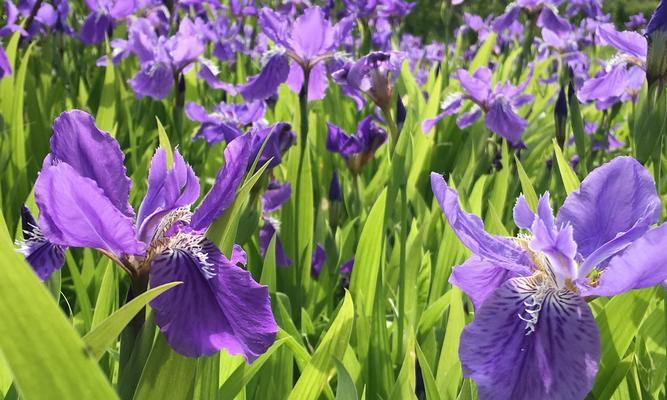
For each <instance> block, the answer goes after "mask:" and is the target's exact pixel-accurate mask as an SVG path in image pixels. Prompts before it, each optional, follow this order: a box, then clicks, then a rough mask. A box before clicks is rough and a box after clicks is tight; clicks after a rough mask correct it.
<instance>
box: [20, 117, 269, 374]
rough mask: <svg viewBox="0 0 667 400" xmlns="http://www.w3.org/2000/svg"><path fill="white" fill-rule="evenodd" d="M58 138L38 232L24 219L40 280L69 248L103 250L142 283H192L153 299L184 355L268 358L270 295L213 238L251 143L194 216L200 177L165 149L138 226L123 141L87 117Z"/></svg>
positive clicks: (163, 326) (64, 122) (230, 150)
mask: <svg viewBox="0 0 667 400" xmlns="http://www.w3.org/2000/svg"><path fill="white" fill-rule="evenodd" d="M53 131H54V133H53V136H52V137H51V153H50V154H49V155H47V157H46V159H45V160H44V163H43V167H42V170H41V172H40V174H39V176H38V178H37V182H36V184H35V201H36V203H37V206H38V208H39V211H40V214H39V224H38V225H37V224H35V222H34V220H32V219H31V218H30V216H29V215H27V214H26V213H25V212H24V217H25V219H24V227H26V229H25V230H26V233H25V234H24V235H25V237H26V239H27V241H26V243H25V246H24V250H23V251H24V253H25V254H26V256H27V258H28V260H29V261H31V263H32V265H33V267H34V268H35V270H36V271H37V273H38V275H39V276H40V277H42V278H46V277H47V276H48V275H49V274H50V273H51V272H53V270H55V269H57V268H60V267H61V266H62V251H63V249H64V248H65V247H88V248H92V249H97V250H99V251H100V252H102V253H104V254H105V255H107V256H108V257H110V258H111V259H112V260H114V261H115V262H116V263H117V264H119V265H120V266H122V267H123V269H125V270H126V271H127V272H128V273H130V274H131V276H132V279H133V284H134V283H136V282H141V281H144V280H145V279H148V280H149V281H150V285H151V286H152V287H157V286H160V285H163V284H165V283H169V282H175V281H180V282H183V284H181V285H179V286H177V287H175V288H172V289H170V290H169V291H168V292H165V293H164V294H162V295H160V296H159V297H157V298H156V299H154V300H153V301H151V307H152V308H153V310H154V312H155V322H156V324H157V325H158V326H159V327H160V330H161V331H162V333H163V334H164V335H165V337H166V339H167V341H168V342H169V344H170V345H171V346H172V347H173V348H174V349H175V350H176V351H177V352H179V353H181V354H183V355H186V356H189V357H198V356H204V355H211V354H214V353H217V352H218V351H219V350H220V349H222V348H225V349H227V351H228V352H229V353H230V354H242V355H243V356H244V357H245V358H246V360H248V361H249V362H251V361H253V360H254V359H256V358H257V357H258V356H260V355H261V354H263V353H264V352H265V351H266V349H267V348H268V347H269V346H270V345H271V344H272V343H273V341H274V340H275V336H276V332H277V326H276V323H275V320H274V318H273V314H272V312H271V305H270V298H269V295H268V289H267V288H266V287H265V286H261V285H259V284H257V283H256V282H255V281H254V280H253V278H252V276H251V275H250V273H249V272H248V271H246V270H244V269H242V268H240V267H238V266H237V264H245V260H246V256H245V253H244V252H243V249H241V247H240V246H238V245H236V246H235V247H234V251H233V252H232V254H231V257H230V258H227V257H226V256H225V255H224V254H223V253H222V252H221V251H220V250H219V249H218V248H217V247H216V245H215V244H213V243H212V242H211V241H210V240H208V239H207V238H206V237H205V236H204V234H205V232H206V230H207V228H208V227H209V226H210V225H211V224H212V223H213V222H214V221H215V220H216V219H218V218H219V217H220V215H221V214H222V213H223V212H224V210H225V209H226V208H228V207H229V206H230V205H231V204H232V202H233V201H234V197H235V194H236V189H237V188H238V186H239V185H240V183H241V181H242V179H243V176H244V174H245V171H246V165H247V164H248V162H249V156H250V143H249V139H248V138H247V137H240V138H238V139H236V140H234V141H232V142H231V143H230V144H229V145H228V146H227V148H226V149H225V160H226V163H225V165H224V167H223V168H221V169H220V171H219V172H218V174H217V176H216V180H215V183H214V185H213V187H212V188H211V190H210V191H209V192H208V194H207V195H206V196H205V197H204V199H203V200H202V201H201V203H200V205H199V207H197V209H196V210H195V211H194V212H191V211H190V206H191V205H192V204H193V203H194V202H195V201H196V200H197V198H198V197H199V181H198V179H197V177H196V176H195V174H194V172H193V171H192V169H191V168H190V166H189V165H188V164H186V162H185V160H184V159H183V157H182V156H181V155H180V154H179V153H178V151H174V159H173V160H174V161H173V165H172V166H171V167H169V166H168V165H167V156H166V152H165V151H164V150H163V149H158V150H157V151H156V153H155V155H154V157H153V159H152V161H151V166H150V170H149V173H148V190H147V192H146V196H145V197H144V199H143V201H142V202H141V206H140V207H139V211H138V215H137V217H136V219H135V212H134V210H133V209H132V206H131V205H130V204H129V202H128V195H129V191H130V186H131V181H130V179H129V178H128V177H127V175H126V172H125V167H124V166H123V159H124V155H123V153H122V151H121V149H120V146H119V144H118V142H116V140H115V139H114V138H113V137H111V136H110V135H109V134H108V133H106V132H102V131H100V130H99V129H98V128H97V127H96V126H95V121H94V120H93V118H92V117H91V116H90V115H88V114H86V113H85V112H83V111H78V110H74V111H69V112H65V113H63V114H61V115H60V116H59V117H58V118H56V120H55V122H54V124H53ZM45 241H48V244H47V243H45ZM49 246H51V247H49ZM56 246H57V247H56ZM40 252H42V254H40ZM44 253H46V254H44ZM58 264H59V265H58Z"/></svg>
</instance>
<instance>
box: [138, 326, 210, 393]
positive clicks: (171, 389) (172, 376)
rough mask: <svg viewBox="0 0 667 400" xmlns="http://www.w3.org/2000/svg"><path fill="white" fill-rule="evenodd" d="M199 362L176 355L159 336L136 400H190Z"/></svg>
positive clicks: (144, 372)
mask: <svg viewBox="0 0 667 400" xmlns="http://www.w3.org/2000/svg"><path fill="white" fill-rule="evenodd" d="M196 368H197V359H196V358H189V357H185V356H182V355H180V354H178V353H176V352H175V351H174V350H173V349H172V348H171V347H169V344H168V343H167V341H166V339H165V338H164V336H163V335H162V334H158V335H157V339H156V340H155V345H154V346H153V350H151V354H150V356H148V361H147V362H146V367H145V368H144V371H143V372H142V373H141V378H140V379H139V384H138V385H137V391H136V392H135V394H134V400H154V399H174V400H180V399H183V400H185V399H190V398H192V389H193V387H192V385H193V383H194V377H195V370H196Z"/></svg>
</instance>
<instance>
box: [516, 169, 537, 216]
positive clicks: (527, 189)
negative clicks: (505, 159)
mask: <svg viewBox="0 0 667 400" xmlns="http://www.w3.org/2000/svg"><path fill="white" fill-rule="evenodd" d="M514 160H515V161H516V172H517V173H518V174H519V181H521V190H522V192H523V195H524V196H525V197H526V201H527V202H528V205H529V206H530V208H532V209H533V211H535V210H536V209H537V193H535V188H534V187H533V183H532V182H531V181H530V178H529V177H528V175H527V174H526V171H524V169H523V166H522V165H521V161H519V159H518V158H517V157H516V156H514Z"/></svg>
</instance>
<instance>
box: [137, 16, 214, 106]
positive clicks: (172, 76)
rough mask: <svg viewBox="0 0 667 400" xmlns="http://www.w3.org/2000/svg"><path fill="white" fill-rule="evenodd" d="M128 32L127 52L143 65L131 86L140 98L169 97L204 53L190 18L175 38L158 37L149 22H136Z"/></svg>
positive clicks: (140, 20)
mask: <svg viewBox="0 0 667 400" xmlns="http://www.w3.org/2000/svg"><path fill="white" fill-rule="evenodd" d="M128 30H129V33H128V36H129V39H128V41H127V43H126V46H127V48H126V50H127V51H128V52H131V53H134V54H135V55H136V56H137V59H138V60H139V65H140V70H139V71H138V72H137V73H136V74H135V75H134V76H133V77H132V79H130V81H129V83H130V86H132V89H133V90H134V92H135V93H136V94H137V96H139V97H144V96H149V97H152V98H154V99H157V100H161V99H164V98H165V97H167V95H168V94H169V93H170V92H171V89H172V87H174V85H175V84H176V83H177V81H178V79H179V77H180V76H181V74H182V73H183V72H184V70H185V69H186V68H188V67H189V66H190V65H191V64H193V63H194V62H195V61H197V60H198V58H199V56H200V55H201V54H202V53H203V52H204V44H203V43H202V41H201V40H200V39H199V38H198V37H197V31H196V29H195V26H194V24H193V23H192V21H191V20H190V19H189V18H184V19H183V20H182V21H181V23H180V25H179V27H178V32H176V34H175V35H173V36H171V37H166V36H158V34H157V33H156V32H155V29H153V26H152V25H151V22H150V21H149V20H148V19H146V18H138V19H135V20H133V21H132V22H131V23H130V27H129V29H128ZM126 54H127V53H126ZM181 106H182V104H181Z"/></svg>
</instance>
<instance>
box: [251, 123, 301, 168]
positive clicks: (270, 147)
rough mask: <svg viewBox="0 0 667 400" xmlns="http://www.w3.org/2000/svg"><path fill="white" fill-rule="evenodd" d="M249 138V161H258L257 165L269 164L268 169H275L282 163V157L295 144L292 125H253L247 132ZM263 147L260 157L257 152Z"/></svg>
mask: <svg viewBox="0 0 667 400" xmlns="http://www.w3.org/2000/svg"><path fill="white" fill-rule="evenodd" d="M248 136H250V137H251V144H250V149H251V150H250V159H251V160H255V159H258V165H264V164H266V163H269V165H268V168H275V167H276V166H278V165H279V164H280V163H281V162H282V156H283V154H285V152H286V151H287V150H288V149H289V148H290V147H292V146H294V145H295V144H296V133H294V131H292V125H290V124H288V123H286V122H278V123H275V124H271V125H268V126H264V125H262V124H259V123H258V124H255V126H253V127H252V128H251V129H250V132H248ZM262 146H264V150H263V151H262V154H261V155H260V154H259V152H260V150H261V149H262Z"/></svg>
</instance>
